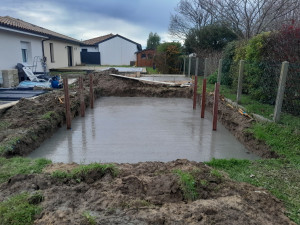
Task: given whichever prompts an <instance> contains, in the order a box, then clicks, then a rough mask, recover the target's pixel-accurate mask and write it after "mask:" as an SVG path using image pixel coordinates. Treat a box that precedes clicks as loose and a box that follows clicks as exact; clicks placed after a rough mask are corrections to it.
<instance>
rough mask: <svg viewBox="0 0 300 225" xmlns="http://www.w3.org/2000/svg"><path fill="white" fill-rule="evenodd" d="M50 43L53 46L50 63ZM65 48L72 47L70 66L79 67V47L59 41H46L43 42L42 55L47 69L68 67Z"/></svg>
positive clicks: (66, 49)
mask: <svg viewBox="0 0 300 225" xmlns="http://www.w3.org/2000/svg"><path fill="white" fill-rule="evenodd" d="M50 43H52V46H53V58H52V59H53V61H51V55H50ZM67 46H71V47H72V58H73V60H72V64H73V66H76V65H80V64H81V59H80V46H79V45H76V44H71V43H68V42H65V41H61V40H51V39H50V40H47V41H44V54H45V57H46V58H47V62H46V63H47V68H48V69H53V68H60V67H68V62H69V59H68V48H67Z"/></svg>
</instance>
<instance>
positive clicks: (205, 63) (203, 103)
mask: <svg viewBox="0 0 300 225" xmlns="http://www.w3.org/2000/svg"><path fill="white" fill-rule="evenodd" d="M207 73H208V58H205V61H204V78H203V84H202V100H201V118H204V114H205V103H206V102H205V101H206V79H207Z"/></svg>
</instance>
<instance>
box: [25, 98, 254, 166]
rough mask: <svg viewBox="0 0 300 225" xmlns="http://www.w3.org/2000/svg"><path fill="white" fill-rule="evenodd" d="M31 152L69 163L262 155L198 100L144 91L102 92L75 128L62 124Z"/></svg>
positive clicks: (76, 121)
mask: <svg viewBox="0 0 300 225" xmlns="http://www.w3.org/2000/svg"><path fill="white" fill-rule="evenodd" d="M29 157H30V158H38V157H46V158H49V159H51V160H52V161H54V162H66V163H68V162H77V163H91V162H95V161H97V162H105V163H106V162H118V163H124V162H126V163H136V162H144V161H163V162H166V161H171V160H175V159H189V160H194V161H199V162H200V161H208V160H210V159H212V158H213V157H214V158H227V159H228V158H233V157H234V158H240V159H257V158H258V157H257V156H255V155H253V154H250V153H248V152H247V150H246V149H245V147H244V146H243V145H242V144H241V143H240V142H238V141H237V140H236V139H235V137H234V136H233V135H232V134H231V133H230V132H229V131H228V130H226V128H225V127H223V126H222V125H221V124H218V131H212V121H211V115H210V114H209V113H208V112H207V113H206V118H205V119H201V118H200V110H199V109H197V110H195V111H193V109H192V100H190V99H182V98H138V97H103V98H100V99H99V100H97V101H96V104H95V108H94V110H91V109H88V110H87V112H86V117H85V118H81V117H77V118H75V119H74V120H73V121H72V129H71V130H66V127H62V128H60V129H59V130H58V132H56V133H55V134H54V135H53V137H51V138H50V139H48V140H46V141H45V142H44V143H43V144H42V145H41V146H40V147H39V148H38V149H36V150H35V151H34V152H32V153H31V154H30V155H29Z"/></svg>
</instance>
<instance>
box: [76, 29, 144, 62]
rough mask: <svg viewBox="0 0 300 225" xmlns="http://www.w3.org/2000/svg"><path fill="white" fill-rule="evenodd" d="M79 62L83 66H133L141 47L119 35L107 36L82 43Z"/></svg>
mask: <svg viewBox="0 0 300 225" xmlns="http://www.w3.org/2000/svg"><path fill="white" fill-rule="evenodd" d="M83 43H84V44H82V45H81V60H82V63H85V64H98V65H134V64H135V60H136V56H135V53H136V52H137V51H140V50H142V46H141V45H140V44H138V43H136V42H134V41H132V40H129V39H128V38H125V37H123V36H121V35H119V34H115V35H114V34H108V35H105V36H100V37H96V38H93V39H89V40H86V41H83Z"/></svg>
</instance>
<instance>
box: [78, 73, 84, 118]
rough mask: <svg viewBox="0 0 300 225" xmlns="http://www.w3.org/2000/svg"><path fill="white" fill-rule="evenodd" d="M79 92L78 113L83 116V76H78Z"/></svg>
mask: <svg viewBox="0 0 300 225" xmlns="http://www.w3.org/2000/svg"><path fill="white" fill-rule="evenodd" d="M79 93H80V115H81V117H84V116H85V103H84V88H83V78H82V76H80V77H79Z"/></svg>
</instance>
